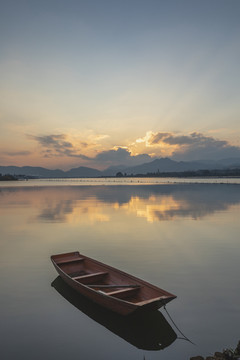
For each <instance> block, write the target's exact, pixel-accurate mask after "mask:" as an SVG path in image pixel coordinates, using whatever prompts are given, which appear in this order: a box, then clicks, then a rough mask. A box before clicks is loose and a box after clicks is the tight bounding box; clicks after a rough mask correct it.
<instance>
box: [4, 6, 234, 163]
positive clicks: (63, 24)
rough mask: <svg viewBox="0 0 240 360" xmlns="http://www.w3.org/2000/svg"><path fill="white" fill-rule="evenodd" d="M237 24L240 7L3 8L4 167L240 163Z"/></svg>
mask: <svg viewBox="0 0 240 360" xmlns="http://www.w3.org/2000/svg"><path fill="white" fill-rule="evenodd" d="M239 18H240V2H239V1H238V0H225V1H222V0H208V1H204V0H201V1H200V0H192V1H184V0H183V1H179V0H178V1H171V0H168V1H161V0H158V1H157V0H145V1H143V0H138V1H135V0H128V1H124V0H123V1H121V2H120V1H115V0H111V1H105V0H102V1H101V0H98V1H91V0H88V1H82V0H78V1H73V0H68V1H67V0H65V1H63V0H58V1H55V0H53V1H51V0H48V1H34V0H31V1H30V0H26V1H24V0H18V1H17V0H14V1H11V0H8V1H7V2H1V14H0V44H1V52H0V77H1V84H0V126H1V134H0V144H1V145H0V150H1V153H0V163H1V165H10V164H11V165H41V166H46V167H50V168H52V167H61V168H64V169H66V168H70V167H72V166H80V165H85V166H96V167H98V168H103V167H105V166H106V165H108V164H109V163H111V164H112V163H118V162H120V161H121V160H122V161H123V160H124V161H127V160H126V157H127V158H128V161H129V162H131V163H132V162H135V161H136V162H137V161H140V160H142V159H143V156H145V157H144V159H149V161H150V159H151V158H154V157H161V156H172V157H175V158H177V159H183V160H191V159H195V158H199V159H201V158H206V157H208V158H209V157H212V158H222V157H231V156H233V157H236V156H239V154H240V149H239V146H240V141H239V134H240V121H239V114H240V108H239V102H240V101H239V98H240V85H239V75H240V74H239V64H240V22H239ZM161 134H168V136H165V137H164V136H162V135H161ZM194 134H197V135H194ZM183 137H185V139H187V140H186V141H185V143H183V142H182V139H183ZM156 138H159V142H158V143H157V142H156V141H155V142H153V141H152V139H156ZM170 138H171V139H172V138H174V139H175V140H174V141H173V140H168V139H170ZM160 139H161V140H160ZM180 139H181V141H180ZM200 139H201V140H200ZM53 140H54V141H53ZM178 140H179V141H178ZM118 149H122V150H121V151H118ZM108 154H109V161H108V159H107V156H108ZM114 154H115V155H116V158H115V160H114ZM121 154H122V155H123V158H122V159H121Z"/></svg>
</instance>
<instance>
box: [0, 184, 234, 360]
mask: <svg viewBox="0 0 240 360" xmlns="http://www.w3.org/2000/svg"><path fill="white" fill-rule="evenodd" d="M239 184H240V183H239V179H215V180H212V179H210V180H209V179H204V181H203V180H201V179H195V180H191V179H175V180H171V179H162V180H156V179H115V180H113V179H108V180H107V179H105V180H104V179H95V180H93V179H81V180H79V179H78V180H76V179H69V180H66V179H64V180H29V181H19V182H4V183H1V184H0V226H1V242H0V244H1V252H0V260H1V261H0V267H1V271H0V277H1V290H0V291H1V307H0V313H1V356H2V358H3V359H4V360H5V359H6V360H15V359H24V360H30V359H31V360H32V359H34V360H38V359H41V360H42V359H44V360H48V359H49V360H50V359H58V360H66V359H71V358H81V359H99V360H108V359H109V360H110V359H114V360H118V359H119V360H120V359H121V360H122V359H132V360H135V359H141V360H143V359H144V357H145V359H146V360H152V359H153V360H154V359H162V360H170V359H171V360H175V359H176V360H188V359H189V358H190V357H191V356H195V355H203V356H207V355H211V354H213V353H214V352H215V351H217V350H218V351H221V350H222V349H223V348H225V347H235V346H236V344H237V341H238V340H239V334H240V332H239V324H240V312H239V303H240V291H239V273H240V261H239V255H240V252H239V234H240V221H239V218H240V217H239V214H240V185H239ZM70 251H80V253H81V252H82V253H83V254H84V255H87V256H90V257H92V258H95V259H97V260H99V261H101V262H105V263H107V264H109V265H111V266H114V267H117V268H119V269H122V270H123V271H125V272H128V273H131V274H132V275H135V276H137V277H140V278H143V279H144V280H147V281H149V282H151V283H153V284H155V285H157V286H159V287H161V288H163V289H165V290H167V291H169V292H171V293H173V294H176V295H177V299H175V300H173V301H172V302H170V303H169V304H168V305H167V311H168V313H169V314H170V316H171V318H172V319H173V321H174V322H175V323H176V324H177V326H178V328H179V329H180V330H181V332H182V333H183V334H184V335H185V336H186V337H187V338H188V339H190V340H191V341H192V342H193V343H194V344H195V345H193V344H192V343H191V342H189V341H186V340H184V339H181V338H183V335H182V334H181V333H180V332H179V330H178V329H176V327H175V326H174V325H173V323H172V321H171V320H170V318H169V317H168V314H167V313H166V311H165V310H164V309H161V310H160V311H158V312H157V313H155V314H150V315H148V316H144V315H143V316H142V317H135V318H132V319H124V318H122V317H119V316H116V315H114V314H111V313H109V312H107V311H106V310H103V309H102V308H99V307H97V306H94V305H93V304H91V303H89V301H86V299H84V298H82V297H80V296H76V294H75V292H73V291H71V290H70V289H69V288H68V287H67V286H65V285H64V284H63V283H62V281H61V279H59V278H58V277H57V273H56V271H55V269H54V267H53V265H52V263H51V261H50V255H52V254H58V253H64V252H70ZM157 345H158V346H157ZM156 348H160V349H156Z"/></svg>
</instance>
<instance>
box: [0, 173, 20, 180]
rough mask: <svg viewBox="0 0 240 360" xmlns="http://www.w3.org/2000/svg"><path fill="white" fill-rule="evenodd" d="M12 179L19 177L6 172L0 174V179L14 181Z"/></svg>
mask: <svg viewBox="0 0 240 360" xmlns="http://www.w3.org/2000/svg"><path fill="white" fill-rule="evenodd" d="M12 180H18V178H17V177H16V176H14V175H10V174H5V175H2V174H0V181H12Z"/></svg>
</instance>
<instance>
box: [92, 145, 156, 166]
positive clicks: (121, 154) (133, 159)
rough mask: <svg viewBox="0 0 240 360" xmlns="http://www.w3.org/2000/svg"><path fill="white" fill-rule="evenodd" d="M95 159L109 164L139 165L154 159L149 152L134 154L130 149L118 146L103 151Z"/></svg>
mask: <svg viewBox="0 0 240 360" xmlns="http://www.w3.org/2000/svg"><path fill="white" fill-rule="evenodd" d="M94 160H95V161H97V162H101V163H105V164H107V165H109V166H110V165H139V164H142V163H144V162H149V161H151V160H153V159H152V158H151V156H149V155H148V154H139V155H132V154H131V152H130V151H129V150H128V149H125V148H122V147H118V148H117V149H112V150H108V151H102V152H100V153H98V154H97V156H96V157H95V158H94Z"/></svg>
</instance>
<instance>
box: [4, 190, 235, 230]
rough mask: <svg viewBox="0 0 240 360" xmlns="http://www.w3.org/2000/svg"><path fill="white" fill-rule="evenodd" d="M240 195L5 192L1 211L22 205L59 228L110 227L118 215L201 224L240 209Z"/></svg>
mask: <svg viewBox="0 0 240 360" xmlns="http://www.w3.org/2000/svg"><path fill="white" fill-rule="evenodd" d="M239 189H240V188H239V186H238V185H230V184H227V185H223V184H221V185H220V184H219V185H217V184H214V185H213V184H204V185H203V184H192V185H189V184H188V185H183V184H181V185H160V186H114V187H111V186H80V187H76V186H74V187H71V186H67V187H66V186H65V187H39V188H37V187H36V188H24V187H23V188H5V189H1V190H0V199H1V205H0V211H2V210H3V209H6V207H8V206H10V205H11V206H15V207H17V206H18V205H20V204H21V206H22V205H25V206H30V207H32V208H36V209H37V213H36V215H34V216H35V220H37V221H40V222H60V223H63V222H66V223H86V224H93V223H95V222H108V221H111V219H112V218H113V216H114V214H115V213H119V212H123V213H124V214H125V215H126V214H127V215H129V216H135V217H141V218H145V219H146V221H148V222H150V223H153V222H156V221H169V220H173V219H176V218H184V217H189V218H191V219H201V218H202V217H204V216H206V215H209V214H213V213H215V212H218V211H225V210H227V209H228V208H229V207H231V206H234V205H237V204H239V203H240V191H239ZM1 209H2V210H1ZM34 216H33V217H32V219H31V221H34ZM36 218H37V219H36Z"/></svg>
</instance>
